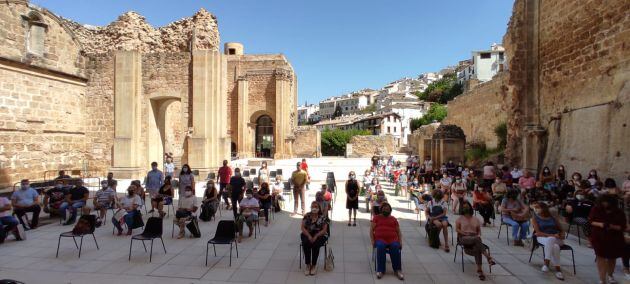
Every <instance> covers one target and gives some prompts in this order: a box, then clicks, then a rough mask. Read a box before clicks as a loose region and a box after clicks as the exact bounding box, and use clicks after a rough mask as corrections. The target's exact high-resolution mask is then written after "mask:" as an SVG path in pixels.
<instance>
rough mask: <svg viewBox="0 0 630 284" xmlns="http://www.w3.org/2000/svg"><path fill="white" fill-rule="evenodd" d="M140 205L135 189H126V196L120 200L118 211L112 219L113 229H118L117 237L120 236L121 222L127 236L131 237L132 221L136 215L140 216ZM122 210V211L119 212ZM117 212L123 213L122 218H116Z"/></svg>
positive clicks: (130, 187)
mask: <svg viewBox="0 0 630 284" xmlns="http://www.w3.org/2000/svg"><path fill="white" fill-rule="evenodd" d="M140 205H142V201H141V200H140V196H138V195H137V194H136V191H135V189H134V188H133V187H132V186H129V188H127V195H125V197H123V198H122V199H121V200H120V203H118V204H117V206H118V211H117V212H116V214H114V216H113V217H112V223H113V224H114V227H116V229H118V235H119V236H120V235H122V231H123V229H122V226H121V221H124V222H125V224H127V235H128V236H129V235H131V232H132V231H133V219H134V217H135V215H136V214H140V211H138V206H140ZM121 210H124V211H121ZM118 212H124V215H123V216H122V218H116V216H118V215H119V214H118Z"/></svg>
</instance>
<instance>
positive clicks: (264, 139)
mask: <svg viewBox="0 0 630 284" xmlns="http://www.w3.org/2000/svg"><path fill="white" fill-rule="evenodd" d="M254 146H255V149H256V157H262V158H271V157H273V152H274V142H273V121H272V120H271V117H269V116H268V115H262V116H260V117H259V118H258V119H257V120H256V142H255V144H254Z"/></svg>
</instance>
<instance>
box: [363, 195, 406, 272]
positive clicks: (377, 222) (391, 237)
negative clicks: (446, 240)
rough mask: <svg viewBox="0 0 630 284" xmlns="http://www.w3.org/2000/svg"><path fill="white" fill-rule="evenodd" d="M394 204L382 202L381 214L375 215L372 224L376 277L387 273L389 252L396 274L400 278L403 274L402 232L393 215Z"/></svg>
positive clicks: (371, 237) (371, 234)
mask: <svg viewBox="0 0 630 284" xmlns="http://www.w3.org/2000/svg"><path fill="white" fill-rule="evenodd" d="M391 214H392V206H391V205H389V203H387V202H384V203H383V204H381V214H379V215H376V216H374V218H372V222H371V225H370V240H371V241H372V247H374V248H375V249H376V278H378V279H381V278H382V277H383V274H384V273H385V264H386V260H387V259H386V257H387V253H388V252H389V257H390V259H391V261H392V269H393V270H394V274H396V277H398V279H400V280H404V279H405V277H404V276H403V274H402V264H401V263H402V259H401V256H400V251H401V249H402V233H401V232H400V225H399V224H398V220H396V217H394V216H392V215H391Z"/></svg>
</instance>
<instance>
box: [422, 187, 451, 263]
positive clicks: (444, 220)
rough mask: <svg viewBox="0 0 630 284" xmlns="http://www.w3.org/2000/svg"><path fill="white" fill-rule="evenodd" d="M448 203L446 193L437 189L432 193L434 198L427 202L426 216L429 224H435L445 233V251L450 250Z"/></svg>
mask: <svg viewBox="0 0 630 284" xmlns="http://www.w3.org/2000/svg"><path fill="white" fill-rule="evenodd" d="M447 205H448V204H447V203H446V201H444V193H442V191H441V190H439V189H436V190H434V191H433V193H432V200H431V201H429V202H428V203H427V206H426V212H425V214H426V216H428V217H427V222H428V223H429V224H433V225H435V226H436V227H437V228H438V229H439V230H442V233H443V234H444V251H445V252H449V251H450V249H449V247H448V216H446V213H447Z"/></svg>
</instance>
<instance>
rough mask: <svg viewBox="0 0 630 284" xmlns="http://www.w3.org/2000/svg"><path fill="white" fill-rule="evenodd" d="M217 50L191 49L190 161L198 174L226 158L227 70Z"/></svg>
mask: <svg viewBox="0 0 630 284" xmlns="http://www.w3.org/2000/svg"><path fill="white" fill-rule="evenodd" d="M223 62H224V61H223V60H222V59H221V54H220V53H219V52H218V51H216V50H194V51H193V52H192V76H193V78H192V110H191V116H192V135H191V137H189V138H188V163H189V164H190V167H191V168H192V169H193V170H199V176H200V177H205V175H206V174H207V173H208V172H209V171H210V170H211V169H212V168H216V167H218V166H219V165H220V164H221V161H222V160H224V159H227V158H228V157H226V156H225V154H226V153H225V150H224V148H225V136H226V133H225V126H224V124H225V123H226V120H227V119H226V108H225V107H224V106H225V103H224V102H223V101H224V97H225V94H223V93H224V92H223V91H224V89H225V88H224V87H223V86H222V83H223V82H224V80H223V79H222V77H223V75H222V74H221V72H222V71H223V70H225V68H223V66H222V63H223Z"/></svg>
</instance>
